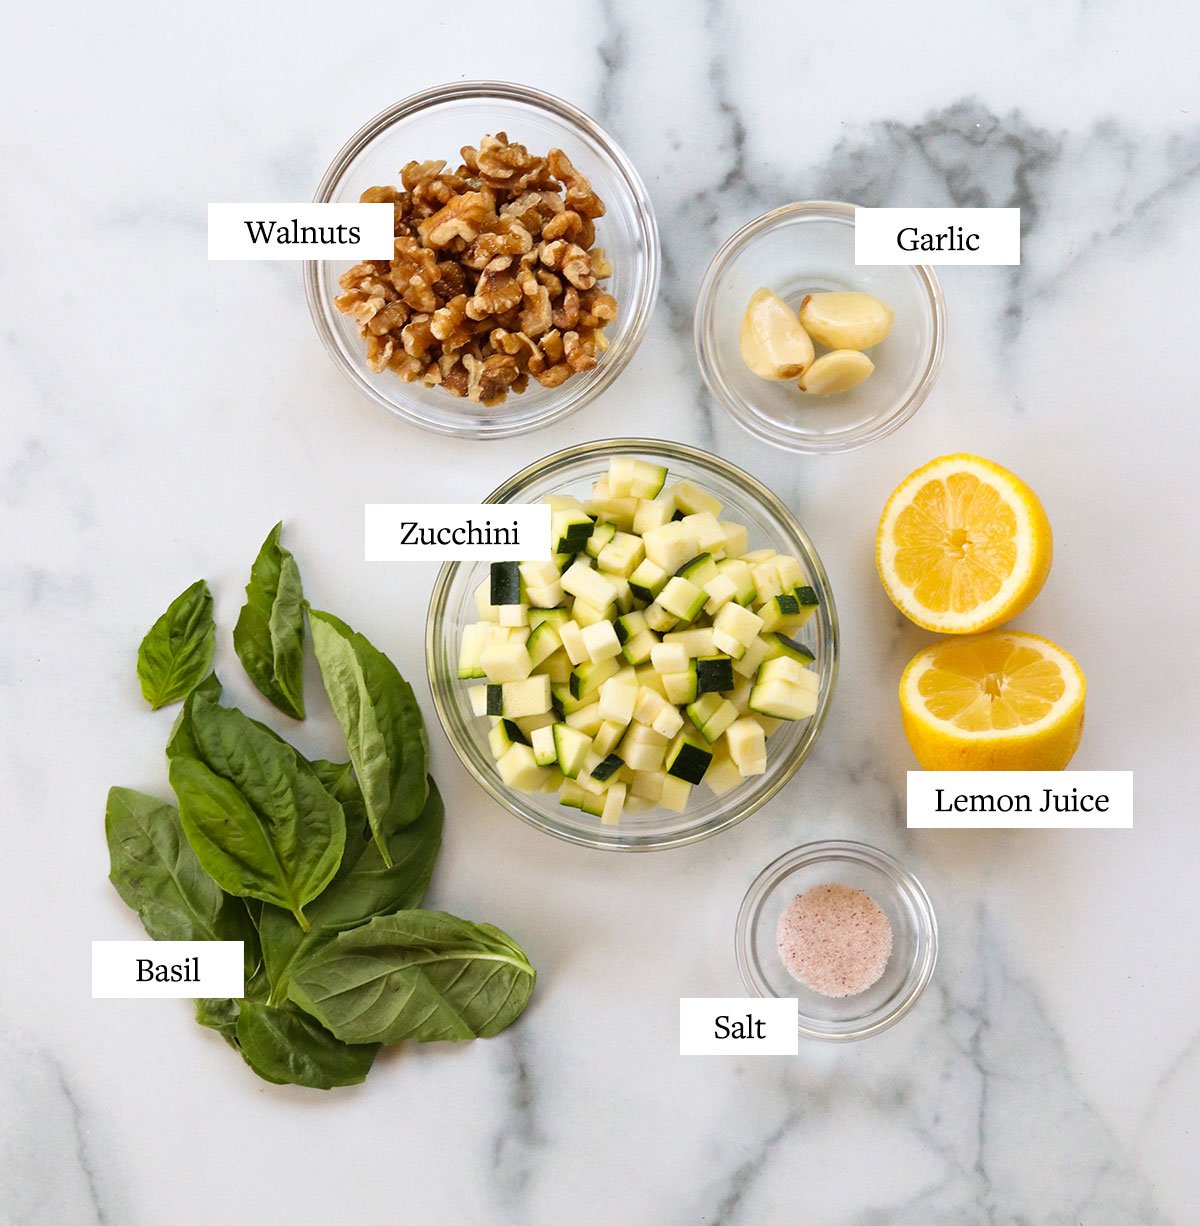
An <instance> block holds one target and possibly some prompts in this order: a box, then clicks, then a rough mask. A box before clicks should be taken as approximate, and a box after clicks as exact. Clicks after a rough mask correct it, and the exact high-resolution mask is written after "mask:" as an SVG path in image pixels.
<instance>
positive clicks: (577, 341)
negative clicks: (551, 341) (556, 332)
mask: <svg viewBox="0 0 1200 1226" xmlns="http://www.w3.org/2000/svg"><path fill="white" fill-rule="evenodd" d="M563 355H564V356H565V357H566V359H567V365H568V366H569V367H570V368H571V369H572V370H573V371H575V372H576V373H579V372H582V371H585V370H591V369H592V367H593V366H595V365H596V353H595V350H594V349H593V348H590V347H589V346H588V345H587V344H586V343H585V342H584V341H583V340H582V339H581V338H580V335H579V333H578V332H564V333H563Z"/></svg>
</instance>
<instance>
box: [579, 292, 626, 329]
mask: <svg viewBox="0 0 1200 1226" xmlns="http://www.w3.org/2000/svg"><path fill="white" fill-rule="evenodd" d="M580 307H581V310H580V315H579V323H580V324H581V325H582V326H583V327H585V328H603V327H604V326H605V324H610V323H612V321H613V320H614V319H616V317H617V300H616V299H615V298H614V297H613V296H612V294H606V293H605V292H604V291H603V290H599V289H590V290H588V291H587V292H586V293H585V294H583V296H582V297H581V298H580Z"/></svg>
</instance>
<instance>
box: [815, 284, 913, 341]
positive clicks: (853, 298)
mask: <svg viewBox="0 0 1200 1226" xmlns="http://www.w3.org/2000/svg"><path fill="white" fill-rule="evenodd" d="M892 318H893V316H892V311H891V308H890V307H889V306H888V305H887V303H886V302H880V301H879V299H878V298H874V297H872V296H871V295H870V294H863V293H859V292H857V291H853V290H846V291H841V292H838V293H828V294H809V295H808V297H807V298H805V299H804V301H803V302H802V303H801V304H800V322H801V324H803V325H804V328H805V331H807V332H808V334H809V336H811V337H812V338H813V340H815V341H816V342H817V343H818V344H820V345H825V346H827V347H828V348H830V349H870V348H871V346H872V345H878V344H879V342H880V341H881V340H883V338H884V337H885V336H887V334H888V333H889V332H890V331H891V330H892Z"/></svg>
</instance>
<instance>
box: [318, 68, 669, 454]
mask: <svg viewBox="0 0 1200 1226" xmlns="http://www.w3.org/2000/svg"><path fill="white" fill-rule="evenodd" d="M471 98H478V99H486V98H503V99H504V100H506V101H511V102H523V103H526V104H527V105H530V106H534V107H537V108H539V109H541V110H544V111H547V112H549V113H550V114H552V115H554V116H555V118H557V119H560V120H562V121H563V122H564V123H566V124H567V125H568V126H574V127H577V128H580V129H582V130H583V131H584V132H586V133H587V135H588V136H589V137H590V138H591V139H592V140H594V141H595V142H596V144H597V145H599V146H600V148H601V149H603V151H604V154H605V156H606V157H607V158H609V159H610V160H611V161H612V163H613V165H614V167H615V168H616V169H617V171H618V172H619V174H620V176H621V178H622V179H624V181H625V185H626V187H627V188H628V190H629V194H630V197H631V198H632V200H633V202H634V206H635V207H634V213H635V216H636V219H637V228H638V233H639V237H640V239H641V243H642V248H643V250H644V252H645V268H644V272H643V277H642V279H641V282H640V284H639V286H638V290H639V292H638V294H637V296H636V297H635V298H634V300H633V308H634V313H633V317H632V318H631V320H630V322H629V324H628V330H627V331H626V332H625V333H624V336H623V338H622V341H621V345H620V348H619V349H618V351H617V352H616V353H613V354H611V355H610V356H609V358H608V360H607V361H605V360H602V361H601V362H600V363H599V364H598V367H597V373H596V377H595V379H593V380H591V381H590V382H586V383H585V382H584V380H583V379H580V380H578V381H576V380H567V382H565V383H564V384H563V385H562V394H561V398H559V399H557V400H552V401H550V402H549V403H548V404H547V405H546V406H544V407H543V408H542V409H540V410H539V411H538V412H537V413H536V414H521V413H520V412H519V411H517V410H515V409H514V410H513V411H512V412H510V413H507V414H506V413H503V412H502V413H500V414H497V415H496V416H495V417H491V418H489V419H488V424H487V426H486V428H482V427H480V426H478V425H476V424H474V423H472V422H469V421H463V422H461V423H460V422H453V421H450V420H448V419H444V418H442V417H441V416H434V415H432V414H430V415H428V416H426V415H423V414H421V413H419V412H417V411H415V410H413V409H411V408H409V407H408V406H406V405H402V404H397V403H395V402H394V401H392V400H390V399H389V398H388V397H387V396H385V395H384V394H383V393H381V392H380V391H379V390H378V388H376V387H375V385H374V384H372V383H371V382H370V381H369V380H368V379H367V378H366V377H365V376H364V375H363V372H362V371H361V370H360V369H359V367H358V366H357V365H356V364H355V363H354V362H352V361H351V360H350V359H349V358H347V356H346V354H345V353H344V352H343V350H342V348H341V346H340V345H339V344H338V341H337V337H336V336H335V335H334V332H333V327H332V325H331V323H330V319H329V315H328V311H329V310H331V309H332V308H331V306H330V305H329V304H327V303H326V302H325V301H324V297H323V295H322V293H321V280H320V264H321V263H322V261H317V260H306V261H305V262H304V292H305V297H306V298H307V299H308V309H309V314H310V315H311V316H312V320H313V324H314V326H315V327H316V329H317V334H318V335H319V336H320V338H321V342H322V344H323V345H324V346H325V349H326V351H327V352H328V354H329V356H330V357H331V358H332V359H333V362H334V365H335V366H337V368H338V369H339V370H340V371H341V372H342V373H343V374H344V375H345V376H346V377H347V378H348V379H349V380H350V382H351V383H353V384H354V386H355V387H357V388H358V389H359V390H360V391H362V392H364V393H365V394H366V395H367V396H369V397H370V398H371V399H372V400H373V401H375V403H376V404H379V405H382V406H383V407H384V408H385V409H387V410H388V411H389V412H391V413H394V414H396V416H398V417H401V418H403V419H404V420H405V421H408V422H411V423H412V424H413V425H416V426H419V427H420V428H421V429H423V430H430V431H432V432H433V433H435V434H443V435H449V436H452V437H456V438H487V439H493V438H512V437H514V436H516V435H519V434H526V433H528V432H529V431H531V430H539V429H541V428H542V427H543V426H549V425H551V424H552V423H554V422H557V421H561V420H562V419H563V418H564V417H567V416H569V415H570V414H571V413H574V412H576V411H577V410H579V409H582V408H583V407H584V406H585V405H586V404H589V403H590V402H591V401H592V400H594V399H595V397H596V396H598V395H599V394H600V393H601V392H602V391H604V390H605V388H607V387H610V386H611V385H612V383H613V382H614V380H615V379H616V378H617V376H618V375H619V374H620V373H621V372H622V371H623V370H624V369H625V367H626V366H627V365H628V364H629V362H630V360H631V359H632V358H633V355H634V354H635V353H636V352H637V349H638V347H639V346H640V345H641V343H642V339H643V338H644V336H645V334H646V327H647V325H648V324H649V322H650V316H651V314H652V313H653V311H654V304H655V302H656V300H657V298H658V287H659V281H660V278H661V276H662V250H661V245H660V242H659V236H658V223H657V221H656V220H655V216H654V206H653V205H652V204H651V202H650V196H649V194H648V193H647V191H646V186H645V184H644V183H643V182H642V178H641V176H640V175H639V174H638V172H637V170H636V169H635V168H634V165H633V163H632V162H631V161H630V160H629V158H628V157H626V155H625V154H624V152H623V151H622V150H621V148H620V146H619V145H618V144H617V142H616V141H615V140H614V139H613V138H612V136H610V135H609V133H608V132H607V131H606V130H605V129H604V128H602V127H601V126H600V125H599V124H598V123H597V122H596V121H595V120H594V119H592V118H591V117H590V116H589V115H587V114H585V113H584V112H583V111H581V110H580V109H579V108H578V107H576V106H573V105H572V104H571V103H570V102H567V101H565V100H564V99H562V98H559V97H557V96H556V95H554V94H548V93H545V92H544V91H542V90H539V89H534V88H533V87H532V86H529V85H521V84H519V83H517V82H515V81H487V80H479V81H449V82H446V83H445V84H443V85H434V86H431V87H430V88H429V89H424V90H421V91H419V92H418V93H415V94H410V95H409V96H408V97H406V98H402V99H401V100H400V101H399V102H396V103H394V104H393V105H392V106H389V107H387V108H386V109H385V110H382V111H380V112H379V114H378V115H376V116H375V117H374V118H373V119H370V120H368V121H367V122H366V123H365V124H363V126H362V127H361V128H359V130H358V131H357V132H355V134H354V135H353V136H352V137H351V138H350V139H349V140H348V141H347V142H346V143H345V144H344V145H343V146H342V148H341V149H340V150H339V151H338V153H337V156H336V157H334V159H333V161H332V162H331V163H330V164H329V169H328V170H326V171H325V174H324V175H323V176H322V178H321V182H320V184H319V185H318V187H317V190H316V194H315V195H314V196H313V202H314V203H315V204H324V203H327V202H328V201H329V199H330V197H331V196H332V194H333V190H334V187H335V186H336V184H337V183H338V182H339V181H340V180H341V177H342V175H343V174H344V173H345V171H346V169H347V168H348V167H349V165H350V163H351V162H352V161H353V160H354V159H355V158H356V157H357V156H358V155H359V154H360V153H361V152H362V150H363V149H365V148H366V146H367V145H368V144H370V142H371V141H373V140H374V139H375V138H376V137H377V136H379V135H380V134H381V133H382V132H384V131H386V130H387V129H388V128H389V127H391V126H392V125H393V124H395V123H398V122H400V121H402V120H404V119H408V118H409V117H411V116H412V115H415V114H417V113H419V112H420V111H423V110H426V109H428V108H431V107H434V106H438V105H440V104H441V103H444V102H456V101H461V100H463V99H471ZM572 382H576V383H577V385H576V386H575V387H574V388H572V387H571V383H572ZM518 402H519V398H518Z"/></svg>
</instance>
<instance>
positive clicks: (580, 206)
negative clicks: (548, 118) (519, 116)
mask: <svg viewBox="0 0 1200 1226" xmlns="http://www.w3.org/2000/svg"><path fill="white" fill-rule="evenodd" d="M546 162H547V164H548V165H549V167H550V173H551V174H552V175H553V176H554V177H555V178H556V179H558V181H559V182H560V183H562V185H563V186H564V187H565V188H566V189H567V192H566V196H567V207H568V208H570V209H574V210H575V212H577V213H582V214H583V216H584V217H603V216H604V202H603V201H602V200H601V199H600V197H599V196H597V195H596V193H595V192H594V191H592V185H591V184H590V183H589V182H588V180H587V178H586V177H585V176H584V175H581V174H580V173H579V171H577V170H576V169H575V167H574V166H572V165H571V159H570V158H569V157H567V155H566V154H565V153H564V152H563V151H562V150H561V149H551V150H550V152H549V154H548V155H547V157H546Z"/></svg>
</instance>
